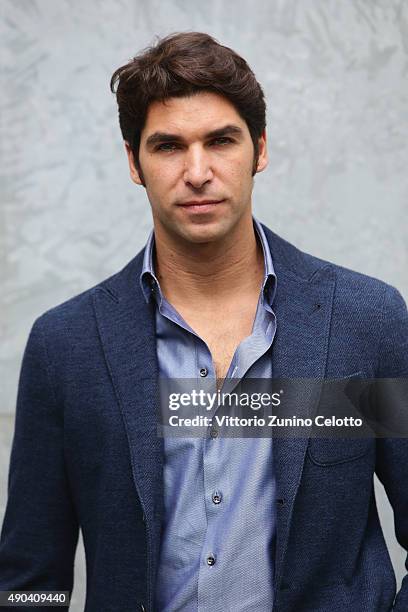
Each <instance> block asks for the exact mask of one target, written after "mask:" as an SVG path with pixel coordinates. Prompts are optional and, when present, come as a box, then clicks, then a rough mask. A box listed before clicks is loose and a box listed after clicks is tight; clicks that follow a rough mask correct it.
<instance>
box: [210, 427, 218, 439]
mask: <svg viewBox="0 0 408 612" xmlns="http://www.w3.org/2000/svg"><path fill="white" fill-rule="evenodd" d="M210 437H211V438H212V439H213V440H214V439H215V438H218V429H215V427H214V428H213V429H211V430H210Z"/></svg>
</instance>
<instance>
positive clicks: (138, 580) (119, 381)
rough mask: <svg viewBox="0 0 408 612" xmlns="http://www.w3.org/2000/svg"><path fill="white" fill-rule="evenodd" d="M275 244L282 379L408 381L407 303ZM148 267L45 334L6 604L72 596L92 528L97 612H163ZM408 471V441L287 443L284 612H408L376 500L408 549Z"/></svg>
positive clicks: (26, 429) (389, 290) (12, 534)
mask: <svg viewBox="0 0 408 612" xmlns="http://www.w3.org/2000/svg"><path fill="white" fill-rule="evenodd" d="M264 229H265V232H266V236H267V239H268V242H269V244H270V247H271V252H272V256H273V262H274V266H275V270H276V274H277V278H278V285H277V293H276V298H275V302H274V309H275V312H276V316H277V321H278V329H277V333H276V337H275V340H274V344H273V353H272V359H273V372H274V376H276V377H311V378H318V377H327V378H331V377H333V378H336V377H342V376H349V375H351V374H354V373H360V375H361V376H365V377H399V376H401V377H405V376H407V375H408V314H407V309H406V306H405V303H404V301H403V299H402V297H401V295H400V294H399V293H398V291H397V290H396V289H394V288H393V287H391V286H389V285H387V284H385V283H383V282H381V281H379V280H376V279H374V278H370V277H368V276H365V275H362V274H358V273H356V272H353V271H350V270H347V269H344V268H342V267H339V266H336V265H334V264H331V263H329V262H326V261H323V260H321V259H318V258H316V257H312V256H311V255H308V254H306V253H303V252H301V251H300V250H298V249H297V248H295V247H294V246H292V245H291V244H289V243H288V242H286V241H285V240H283V239H282V238H280V237H279V236H277V235H276V234H274V233H273V232H271V231H270V230H269V229H267V228H264ZM142 259H143V251H142V252H140V253H139V254H138V255H136V257H135V258H134V259H132V260H131V261H130V262H129V263H128V264H127V265H126V267H125V268H123V270H121V271H120V272H118V273H117V274H115V275H113V276H112V277H110V278H108V279H107V280H105V281H103V282H101V283H100V284H98V285H96V286H95V287H93V288H91V289H89V290H87V291H85V292H84V293H81V294H80V295H77V296H75V297H73V298H72V299H70V300H68V301H66V302H65V303H63V304H61V305H59V306H57V307H55V308H52V309H51V310H49V311H47V312H46V313H45V314H43V315H42V316H40V317H39V318H38V319H37V320H36V321H35V323H34V325H33V327H32V330H31V332H30V336H29V339H28V343H27V346H26V350H25V353H24V358H23V363H22V368H21V374H20V382H19V390H18V399H17V410H16V421H15V434H14V439H13V446H12V453H11V461H10V472H9V488H8V502H7V507H6V513H5V518H4V523H3V528H2V533H1V540H0V590H16V589H25V590H40V589H44V590H68V591H71V589H72V585H73V563H74V555H75V550H76V545H77V539H78V529H79V528H81V530H82V534H83V541H84V546H85V553H86V567H87V594H86V607H85V610H86V612H135V611H136V610H149V612H151V611H152V610H153V603H152V602H153V593H154V586H155V577H156V570H157V564H158V554H159V546H160V532H161V524H162V510H163V484H162V464H163V440H162V438H159V437H158V436H157V430H156V410H155V393H156V391H157V377H158V365H157V356H156V346H155V329H154V316H153V310H152V308H151V306H149V305H147V304H146V302H145V300H144V297H143V295H142V291H141V289H140V286H139V275H140V271H141V267H142ZM304 400H305V402H306V401H312V400H311V398H307V397H305V398H304ZM407 466H408V441H407V440H405V439H395V438H394V439H381V440H380V439H379V440H374V439H368V440H367V439H354V440H348V441H345V440H334V441H333V440H332V441H331V443H330V444H328V443H327V440H324V439H317V438H313V439H312V438H309V439H308V438H302V439H283V438H281V439H279V438H276V440H275V441H274V469H275V472H276V478H277V491H278V494H277V537H276V572H275V589H276V590H275V594H276V600H275V605H274V612H326V611H327V612H344V611H345V610H349V611H352V612H364V611H367V612H377V611H378V612H380V611H381V612H386V611H388V610H391V609H394V610H395V611H396V612H406V611H407V610H408V578H405V579H404V582H403V586H402V588H401V590H400V591H399V593H398V595H397V597H396V598H395V589H396V587H395V576H394V572H393V569H392V566H391V562H390V558H389V554H388V552H387V548H386V545H385V542H384V538H383V534H382V531H381V528H380V523H379V519H378V515H377V509H376V503H375V498H374V489H373V474H374V472H376V473H377V475H378V476H379V478H380V479H381V481H382V482H383V484H384V486H385V489H386V492H387V495H388V497H389V500H390V502H391V504H392V507H393V510H394V516H395V527H396V535H397V538H398V540H399V542H400V544H401V545H402V546H403V547H405V548H406V549H408V478H407V474H408V468H407ZM394 598H395V602H394ZM220 601H222V593H220ZM393 606H394V607H393ZM13 609H16V608H13ZM21 609H22V608H21ZM24 609H25V608H24ZM58 609H60V608H58ZM214 612H218V611H214ZM260 612H264V611H260Z"/></svg>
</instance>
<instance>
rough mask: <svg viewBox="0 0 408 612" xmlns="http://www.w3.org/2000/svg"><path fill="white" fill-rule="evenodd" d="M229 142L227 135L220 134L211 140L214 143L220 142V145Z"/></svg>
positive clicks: (230, 140)
mask: <svg viewBox="0 0 408 612" xmlns="http://www.w3.org/2000/svg"><path fill="white" fill-rule="evenodd" d="M230 142H233V141H232V139H231V138H228V137H227V136H220V138H215V140H213V143H214V144H216V145H217V144H220V145H225V144H229V143H230Z"/></svg>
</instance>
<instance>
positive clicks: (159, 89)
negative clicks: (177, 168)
mask: <svg viewBox="0 0 408 612" xmlns="http://www.w3.org/2000/svg"><path fill="white" fill-rule="evenodd" d="M116 84H117V88H116V90H115V85H116ZM110 88H111V91H112V93H115V94H116V100H117V103H118V110H119V125H120V129H121V132H122V136H123V139H124V140H126V141H127V142H128V143H129V145H130V147H131V149H132V152H133V155H134V159H135V163H136V165H137V167H138V169H140V164H139V146H140V134H141V131H142V129H143V126H144V123H145V120H146V115H147V110H148V107H149V104H150V103H151V102H153V101H155V100H159V101H163V100H165V99H166V98H171V97H181V96H189V95H194V94H195V93H197V92H200V91H212V92H215V93H218V94H221V95H223V96H224V97H225V98H227V99H228V100H229V101H230V102H231V104H233V106H234V107H235V109H236V110H237V112H238V113H239V115H240V116H241V117H242V119H244V121H245V122H246V124H247V126H248V129H249V132H250V134H251V138H252V142H253V144H254V166H253V174H255V169H256V165H257V162H258V155H259V150H258V139H259V137H260V136H261V134H262V131H263V130H264V128H265V125H266V117H265V111H266V105H265V98H264V93H263V91H262V88H261V86H260V84H259V83H258V81H257V80H256V78H255V75H254V73H253V72H252V70H251V69H250V67H249V66H248V64H247V62H246V61H245V60H244V59H243V58H242V57H240V56H239V55H238V54H237V53H236V52H235V51H233V50H232V49H230V48H229V47H225V46H224V45H221V44H220V43H219V42H218V41H216V40H215V39H214V38H212V37H211V36H209V34H205V33H202V32H176V33H174V34H170V35H168V36H166V37H164V38H161V39H158V40H157V42H156V44H154V45H152V46H150V47H147V48H146V49H144V50H143V51H142V52H141V53H140V54H139V55H136V56H135V57H134V58H133V59H132V60H131V61H130V62H129V63H128V64H126V65H124V66H121V67H120V68H118V69H117V70H115V72H114V73H113V75H112V78H111V81H110Z"/></svg>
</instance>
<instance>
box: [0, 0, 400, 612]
mask: <svg viewBox="0 0 408 612" xmlns="http://www.w3.org/2000/svg"><path fill="white" fill-rule="evenodd" d="M0 11H1V18H2V19H1V26H0V36H1V40H2V50H1V59H2V63H3V70H2V73H1V79H2V82H1V91H2V94H3V99H2V111H1V113H2V114H1V119H2V122H1V131H2V134H1V141H2V148H1V166H0V172H1V174H2V183H1V191H2V193H1V196H2V197H1V209H0V257H1V260H0V261H1V264H0V274H1V287H2V291H1V295H0V308H1V319H0V336H1V343H0V367H1V372H0V378H1V400H0V415H1V416H0V521H1V519H2V515H3V511H4V506H5V501H6V482H7V469H8V460H9V450H10V444H11V438H12V430H13V413H14V405H15V395H16V389H17V379H18V371H19V366H20V362H21V356H22V351H23V348H24V345H25V342H26V339H27V334H28V331H29V328H30V326H31V324H32V322H33V320H34V319H35V318H36V317H37V316H38V315H39V314H41V313H42V312H43V311H44V310H46V309H47V308H49V307H51V306H54V305H56V304H58V303H60V302H62V301H63V300H65V299H66V298H68V297H71V296H72V295H74V294H77V293H79V292H80V291H82V290H84V289H86V288H88V287H90V286H92V285H94V284H96V283H97V282H98V281H100V280H102V279H103V278H105V277H107V276H109V275H110V274H111V273H113V272H115V271H117V270H119V269H120V268H121V267H122V266H123V265H125V263H126V262H127V261H128V260H129V259H130V258H131V257H132V256H133V255H134V254H135V253H136V252H137V251H138V250H139V249H140V248H141V247H142V246H143V244H144V241H145V240H146V236H147V232H148V229H149V228H150V226H151V217H150V210H149V205H148V202H147V200H146V198H145V195H144V191H143V189H142V188H138V187H136V186H135V185H134V184H133V183H131V181H130V179H129V177H128V171H127V163H126V159H125V154H124V150H123V145H122V141H121V136H120V132H119V127H118V124H117V114H116V112H117V111H116V106H115V100H114V97H113V96H112V94H110V92H109V87H108V82H109V78H110V76H111V73H112V72H113V70H114V69H115V68H117V67H118V66H119V65H121V64H122V63H125V62H126V61H127V60H128V59H129V58H130V57H131V56H132V55H133V54H134V53H136V52H137V51H138V50H140V49H141V48H142V47H144V46H146V45H147V44H149V43H150V42H151V41H152V39H153V37H154V35H156V34H157V35H164V34H168V33H170V32H173V31H181V30H200V31H206V32H208V33H210V34H212V35H214V36H215V37H216V38H218V39H219V40H220V41H221V42H223V43H224V44H227V45H229V46H231V47H233V48H234V49H236V50H237V51H238V52H239V53H241V54H242V55H243V56H244V57H246V59H247V60H248V61H249V63H250V65H251V66H252V67H253V69H254V71H255V73H256V74H257V76H258V78H259V80H260V82H261V83H262V84H263V86H264V89H265V93H266V95H267V100H268V136H269V151H270V165H269V169H268V170H267V171H266V172H264V173H262V174H261V175H259V176H257V178H256V187H255V192H254V209H255V213H256V214H257V216H258V217H259V218H260V219H261V220H262V221H264V222H266V223H267V224H269V225H270V226H271V227H272V228H273V229H274V230H275V231H277V232H278V233H280V234H281V235H282V236H284V237H285V238H287V239H288V240H290V241H292V242H294V243H295V244H296V245H297V246H299V247H300V248H303V249H304V250H307V251H309V252H311V253H313V254H315V255H318V256H320V257H323V258H326V259H329V260H331V261H334V262H336V263H340V264H342V265H344V266H347V267H350V268H353V269H355V270H359V271H361V272H365V273H367V274H370V275H373V276H376V277H379V278H381V279H383V280H385V281H387V282H389V283H391V284H393V285H395V286H397V287H398V288H399V289H400V290H401V292H402V293H403V294H404V295H405V297H406V298H407V297H408V274H407V269H408V244H407V231H406V222H407V214H406V213H407V201H408V173H407V167H408V133H407V126H408V121H407V119H408V117H407V98H408V81H407V69H408V63H407V59H408V3H407V2H406V1H404V0H349V1H348V2H339V1H338V0H313V1H312V0H269V1H263V2H249V1H248V2H244V1H239V0H238V1H235V2H226V1H225V0H224V1H222V0H217V1H214V0H207V2H205V3H202V2H193V1H191V0H190V1H189V2H187V1H182V0H170V1H166V2H158V1H157V0H152V1H150V2H149V3H144V2H141V0H133V1H131V0H93V1H91V0H85V1H82V2H80V0H71V1H68V0H38V1H35V0H3V1H2V3H1V8H0ZM376 485H377V494H378V504H379V506H380V511H381V516H382V519H383V524H384V529H385V531H386V535H387V540H388V542H389V546H390V550H391V553H392V558H393V561H394V564H395V567H396V569H397V573H398V575H399V576H400V575H401V572H402V571H403V569H402V559H403V555H402V552H401V550H400V549H399V547H398V545H397V544H396V542H395V538H393V527H392V514H391V511H390V508H389V507H388V505H387V501H386V499H385V497H384V494H383V492H382V488H381V487H380V486H378V483H376ZM83 592H84V559H83V550H82V547H81V546H80V547H79V549H78V556H77V578H76V588H75V594H74V599H75V602H76V603H74V604H73V605H72V606H71V609H72V610H75V611H79V610H81V609H83V603H82V602H83Z"/></svg>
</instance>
